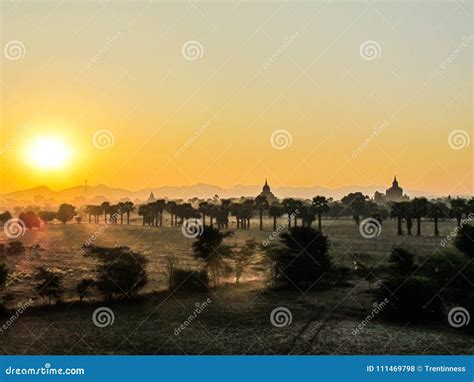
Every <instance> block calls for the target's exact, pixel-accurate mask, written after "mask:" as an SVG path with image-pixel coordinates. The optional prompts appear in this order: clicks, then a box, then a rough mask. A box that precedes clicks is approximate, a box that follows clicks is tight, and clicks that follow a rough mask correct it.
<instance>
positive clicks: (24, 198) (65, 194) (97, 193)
mask: <svg viewBox="0 0 474 382" xmlns="http://www.w3.org/2000/svg"><path fill="white" fill-rule="evenodd" d="M386 188H387V187H386V186H377V185H372V186H357V185H354V186H345V187H338V188H332V189H331V188H326V187H321V186H312V187H275V188H272V192H273V193H274V194H275V196H277V197H278V198H286V197H293V198H302V199H310V198H312V197H313V196H315V195H323V196H326V197H332V198H333V199H335V200H338V199H341V198H342V197H343V196H344V195H347V194H348V193H350V192H356V191H360V192H363V193H364V194H366V195H369V196H371V197H372V196H373V195H374V193H375V191H380V192H385V189H386ZM261 189H262V186H258V185H236V186H233V187H230V188H222V187H219V186H215V185H211V184H204V183H199V184H195V185H192V186H163V187H154V188H147V189H141V190H138V191H130V190H126V189H121V188H113V187H109V186H106V185H103V184H99V185H97V186H89V187H88V189H87V193H88V197H87V201H88V202H89V203H99V202H101V201H104V200H109V201H111V202H116V201H119V200H121V199H130V200H132V201H133V202H140V201H145V200H146V199H147V198H148V196H149V195H150V192H153V194H154V195H155V197H156V198H169V199H184V200H187V199H190V198H193V197H197V198H200V199H207V198H212V197H214V196H215V195H218V196H219V197H220V198H238V197H241V196H256V195H258V194H259V193H260V191H261ZM405 192H406V193H407V194H408V196H410V197H417V196H427V197H439V196H442V195H433V194H432V193H428V192H423V191H417V190H405ZM42 201H43V202H47V203H62V202H76V203H78V204H82V203H85V202H86V198H85V187H84V186H75V187H71V188H66V189H63V190H59V191H54V190H51V189H50V188H48V187H46V186H39V187H35V188H30V189H27V190H21V191H15V192H11V193H7V194H3V195H0V202H2V203H3V204H12V203H15V202H18V203H28V202H42Z"/></svg>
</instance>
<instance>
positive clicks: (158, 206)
mask: <svg viewBox="0 0 474 382" xmlns="http://www.w3.org/2000/svg"><path fill="white" fill-rule="evenodd" d="M165 207H166V200H164V199H158V200H157V201H156V202H155V210H156V212H157V213H158V215H159V221H160V227H162V226H163V211H164V209H165ZM156 225H157V224H156Z"/></svg>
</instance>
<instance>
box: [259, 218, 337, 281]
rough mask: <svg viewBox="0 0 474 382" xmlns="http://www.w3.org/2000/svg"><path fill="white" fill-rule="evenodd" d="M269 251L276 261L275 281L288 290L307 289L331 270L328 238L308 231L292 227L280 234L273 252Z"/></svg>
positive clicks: (312, 230)
mask: <svg viewBox="0 0 474 382" xmlns="http://www.w3.org/2000/svg"><path fill="white" fill-rule="evenodd" d="M268 248H269V249H268V251H269V252H270V254H271V255H272V256H275V257H276V267H277V278H278V279H279V280H280V281H283V282H285V283H287V285H289V286H292V285H293V286H294V285H297V286H304V287H305V288H306V289H307V288H308V287H310V286H312V285H313V284H314V283H316V282H317V281H318V280H320V278H321V277H322V276H323V275H324V274H325V273H326V272H328V271H329V270H330V269H331V266H332V264H331V258H330V257H329V254H328V249H329V240H328V238H327V237H326V236H325V235H323V234H322V233H321V232H320V231H317V230H315V229H313V228H311V227H293V228H291V229H290V230H289V231H288V232H284V233H282V234H280V242H279V245H278V246H277V247H276V248H274V247H268Z"/></svg>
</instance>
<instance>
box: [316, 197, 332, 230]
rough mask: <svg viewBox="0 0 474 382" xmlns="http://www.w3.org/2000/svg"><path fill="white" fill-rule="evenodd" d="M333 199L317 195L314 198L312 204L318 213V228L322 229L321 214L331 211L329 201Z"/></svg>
mask: <svg viewBox="0 0 474 382" xmlns="http://www.w3.org/2000/svg"><path fill="white" fill-rule="evenodd" d="M331 200H332V199H331V198H329V199H327V198H326V197H325V196H319V195H317V196H315V197H314V198H313V202H312V206H313V208H314V211H315V212H316V213H317V215H318V229H319V230H320V231H321V215H322V214H324V213H326V212H328V211H329V202H330V201H331Z"/></svg>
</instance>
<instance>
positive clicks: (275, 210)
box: [268, 202, 283, 231]
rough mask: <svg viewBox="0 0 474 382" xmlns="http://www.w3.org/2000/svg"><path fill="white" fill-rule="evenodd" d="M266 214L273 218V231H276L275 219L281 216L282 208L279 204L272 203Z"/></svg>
mask: <svg viewBox="0 0 474 382" xmlns="http://www.w3.org/2000/svg"><path fill="white" fill-rule="evenodd" d="M268 214H269V215H270V216H271V217H272V218H273V230H274V231H276V229H277V219H278V218H279V217H280V216H281V215H283V208H282V206H281V205H280V204H279V203H277V202H274V203H272V204H271V205H270V207H269V208H268Z"/></svg>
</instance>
